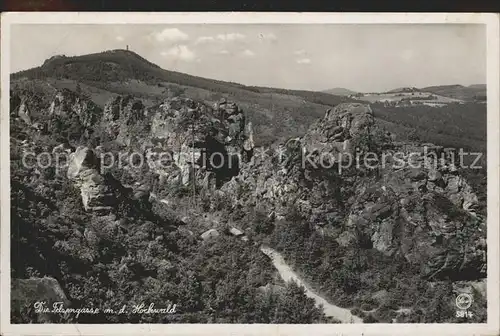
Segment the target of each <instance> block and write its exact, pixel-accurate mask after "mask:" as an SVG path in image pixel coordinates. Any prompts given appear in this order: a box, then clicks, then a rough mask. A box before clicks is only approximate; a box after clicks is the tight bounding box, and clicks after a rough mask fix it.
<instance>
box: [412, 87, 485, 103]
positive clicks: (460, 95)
mask: <svg viewBox="0 0 500 336" xmlns="http://www.w3.org/2000/svg"><path fill="white" fill-rule="evenodd" d="M421 90H422V91H428V92H432V93H434V94H437V95H441V96H446V97H450V98H455V99H462V100H466V101H470V100H473V99H475V98H478V97H486V84H474V85H469V86H463V85H438V86H428V87H425V88H422V89H421Z"/></svg>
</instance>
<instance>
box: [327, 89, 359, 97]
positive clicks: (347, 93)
mask: <svg viewBox="0 0 500 336" xmlns="http://www.w3.org/2000/svg"><path fill="white" fill-rule="evenodd" d="M322 92H325V93H329V94H333V95H337V96H350V95H355V94H356V93H357V92H356V91H352V90H349V89H345V88H340V87H339V88H333V89H328V90H323V91H322Z"/></svg>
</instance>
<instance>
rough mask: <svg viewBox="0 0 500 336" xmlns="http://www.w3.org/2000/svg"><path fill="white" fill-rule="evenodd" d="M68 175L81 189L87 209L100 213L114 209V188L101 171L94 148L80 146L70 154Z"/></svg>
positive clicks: (115, 201)
mask: <svg viewBox="0 0 500 336" xmlns="http://www.w3.org/2000/svg"><path fill="white" fill-rule="evenodd" d="M67 176H68V178H69V179H70V180H72V181H74V183H75V186H76V187H77V188H79V189H80V192H81V196H82V202H83V206H84V208H85V210H87V211H93V212H96V213H99V214H106V213H110V212H111V211H112V210H113V206H114V205H115V204H116V203H117V200H116V196H115V194H114V190H113V188H112V187H111V186H110V185H109V184H108V183H106V179H105V177H104V176H102V175H101V174H100V173H99V159H98V158H97V156H96V155H95V154H94V152H93V150H92V149H89V148H87V147H78V148H77V149H76V151H75V152H74V153H72V154H71V155H70V158H69V165H68V172H67Z"/></svg>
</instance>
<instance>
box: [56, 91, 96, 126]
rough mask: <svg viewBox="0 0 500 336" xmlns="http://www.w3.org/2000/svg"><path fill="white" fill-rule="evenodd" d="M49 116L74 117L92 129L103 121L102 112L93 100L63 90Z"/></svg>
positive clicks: (59, 93) (58, 93)
mask: <svg viewBox="0 0 500 336" xmlns="http://www.w3.org/2000/svg"><path fill="white" fill-rule="evenodd" d="M49 115H55V116H59V117H62V118H68V117H71V116H73V115H74V116H77V117H78V119H79V120H80V123H81V124H82V126H84V127H88V128H92V127H94V126H95V125H96V124H97V123H98V122H99V121H100V120H101V116H102V111H101V109H100V108H99V107H98V106H97V105H95V104H94V103H93V102H92V101H91V100H89V99H85V98H82V97H81V96H80V95H78V94H76V93H74V92H73V91H70V90H61V91H59V92H57V94H56V96H55V98H54V100H53V101H52V103H51V104H50V108H49Z"/></svg>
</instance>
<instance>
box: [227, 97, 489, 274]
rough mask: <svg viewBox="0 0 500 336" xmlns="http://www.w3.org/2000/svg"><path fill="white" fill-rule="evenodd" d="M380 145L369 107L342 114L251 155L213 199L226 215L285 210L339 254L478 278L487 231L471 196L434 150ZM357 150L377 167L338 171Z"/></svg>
mask: <svg viewBox="0 0 500 336" xmlns="http://www.w3.org/2000/svg"><path fill="white" fill-rule="evenodd" d="M385 135H386V134H385V132H382V131H381V130H380V129H378V128H377V125H375V124H374V119H373V114H372V111H371V109H370V107H369V106H368V105H363V104H341V105H339V106H337V107H335V108H334V109H332V110H329V111H328V112H327V113H326V115H325V117H324V118H322V119H321V120H319V121H318V122H317V123H315V124H313V125H312V126H311V127H310V128H309V131H308V132H307V133H306V134H305V135H304V136H303V137H300V138H294V139H290V140H289V141H288V142H286V143H285V144H283V145H282V146H280V147H278V148H276V149H274V150H263V151H260V152H259V151H258V152H257V153H256V154H255V155H254V157H253V159H252V161H251V162H250V164H248V165H245V166H244V167H243V169H242V170H241V172H240V174H239V176H238V177H236V178H234V179H233V180H231V181H230V182H229V183H227V184H226V185H224V187H223V188H222V190H223V192H225V193H226V195H227V196H228V199H230V200H233V205H232V206H233V209H237V208H245V207H247V208H253V207H255V206H257V205H259V206H261V207H264V208H267V210H268V212H269V214H270V215H275V216H276V217H277V218H280V217H283V216H284V215H285V214H286V213H287V211H289V209H290V207H294V208H296V209H297V210H298V211H299V213H301V214H302V215H303V216H304V217H305V218H307V219H308V220H309V221H310V222H311V224H312V225H314V226H315V227H316V228H317V229H318V230H320V231H321V232H323V234H329V235H333V236H334V237H336V238H337V241H338V242H339V244H341V245H346V246H348V245H356V246H357V247H362V248H375V249H377V250H379V251H380V252H382V253H384V254H386V255H391V256H394V255H396V254H399V255H402V256H403V257H404V258H406V259H407V260H408V261H409V262H411V263H413V264H415V265H417V266H419V267H420V268H421V271H422V274H423V275H426V276H428V277H452V278H463V277H465V275H466V274H469V276H470V277H472V278H477V277H481V276H484V275H485V271H486V269H485V268H486V244H485V230H486V223H485V220H484V218H483V217H482V216H480V215H478V214H476V212H475V207H476V206H477V197H476V195H475V194H474V193H473V191H472V188H471V186H470V185H469V184H468V183H467V181H466V180H465V179H464V178H463V177H461V176H460V175H458V172H457V169H456V168H455V167H454V166H453V165H452V164H451V163H450V161H449V160H448V157H447V156H446V155H445V154H443V153H442V148H440V147H439V146H432V145H431V144H426V145H425V146H424V145H419V144H399V145H397V144H392V143H391V141H390V137H389V136H385ZM376 142H379V143H376ZM363 143H365V144H366V143H367V144H368V148H375V149H376V150H378V151H379V152H378V153H377V154H379V156H378V157H379V162H378V164H376V165H375V166H373V164H372V166H371V167H369V168H368V169H367V168H366V167H364V166H362V165H361V166H360V167H357V166H356V160H353V161H352V162H351V165H347V163H349V160H348V158H349V155H350V156H351V159H353V158H354V157H353V155H355V154H356V153H358V151H357V150H356V148H355V147H356V146H360V145H362V144H363ZM365 152H366V148H365ZM365 152H361V153H365ZM382 154H383V155H382ZM361 162H363V160H361ZM339 166H341V168H342V170H339Z"/></svg>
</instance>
